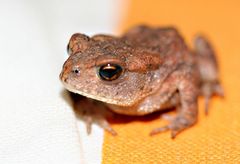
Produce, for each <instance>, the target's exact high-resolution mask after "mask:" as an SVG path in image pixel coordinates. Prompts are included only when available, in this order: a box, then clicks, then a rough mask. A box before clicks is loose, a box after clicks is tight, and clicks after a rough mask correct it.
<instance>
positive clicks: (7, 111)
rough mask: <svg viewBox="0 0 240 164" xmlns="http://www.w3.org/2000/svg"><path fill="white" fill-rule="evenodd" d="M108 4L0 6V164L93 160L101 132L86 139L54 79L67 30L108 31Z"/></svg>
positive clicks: (26, 0)
mask: <svg viewBox="0 0 240 164" xmlns="http://www.w3.org/2000/svg"><path fill="white" fill-rule="evenodd" d="M115 6H119V4H118V3H117V4H116V1H115V3H113V2H112V1H110V0H101V2H100V1H98V0H91V1H90V2H89V1H79V0H73V1H67V0H64V1H61V3H60V2H59V1H47V0H43V1H30V0H22V1H17V0H16V1H0V20H1V21H0V36H1V37H0V56H1V59H0V68H1V69H0V75H1V78H0V79H1V80H0V84H1V92H0V112H1V115H0V163H1V164H14V163H16V164H31V163H34V164H38V163H39V164H44V163H48V164H49V163H51V164H55V163H56V164H64V163H66V164H73V163H76V164H79V163H100V161H101V149H102V138H103V134H102V133H103V132H102V130H101V129H100V128H98V127H97V126H94V128H93V134H92V135H91V136H90V137H87V136H86V131H85V126H84V125H83V123H81V122H80V121H78V120H77V119H76V118H75V115H74V113H73V111H72V109H71V106H70V105H69V104H68V102H67V101H66V99H67V98H65V99H64V98H63V96H62V89H63V87H62V85H61V83H60V81H59V79H58V75H59V73H60V71H61V67H62V64H63V62H64V60H65V59H66V57H67V54H66V45H67V42H68V39H69V38H70V36H71V35H72V34H73V33H75V32H83V33H87V34H93V33H99V32H109V31H112V29H113V28H114V26H115V23H116V22H117V21H118V19H117V15H116V14H114V13H115V12H117V10H116V8H115Z"/></svg>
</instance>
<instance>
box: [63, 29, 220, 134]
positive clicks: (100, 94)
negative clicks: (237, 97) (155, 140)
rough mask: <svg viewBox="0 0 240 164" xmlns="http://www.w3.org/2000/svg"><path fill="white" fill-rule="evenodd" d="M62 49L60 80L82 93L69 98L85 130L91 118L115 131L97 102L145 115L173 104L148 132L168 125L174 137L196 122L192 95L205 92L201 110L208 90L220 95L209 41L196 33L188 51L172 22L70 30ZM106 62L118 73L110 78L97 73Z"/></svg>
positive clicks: (125, 112)
mask: <svg viewBox="0 0 240 164" xmlns="http://www.w3.org/2000/svg"><path fill="white" fill-rule="evenodd" d="M68 52H69V55H70V56H69V58H68V59H67V61H66V62H65V63H64V65H63V70H62V72H61V74H60V79H61V81H62V82H63V84H64V86H65V88H66V89H68V90H69V91H71V92H74V93H77V94H80V95H82V96H85V97H87V98H88V99H85V100H84V101H83V100H82V99H81V100H80V99H79V100H76V101H75V104H78V105H77V106H78V108H80V109H81V110H83V111H85V112H83V113H84V114H83V115H85V116H84V117H85V118H86V119H85V120H88V121H86V122H87V127H88V132H90V127H91V126H90V125H91V123H92V122H93V121H94V120H97V122H98V124H100V125H101V126H102V127H103V128H104V129H106V130H108V131H109V132H111V133H112V134H116V132H115V131H114V130H113V129H112V128H111V127H110V125H109V124H108V123H107V121H106V120H105V119H104V114H99V112H97V111H99V103H102V104H105V106H107V107H108V108H109V109H111V110H112V111H114V112H116V113H119V114H125V115H146V114H149V113H152V112H155V111H159V110H163V109H166V108H171V107H177V109H178V110H177V115H176V117H174V118H173V117H170V116H167V115H165V116H164V117H165V118H167V119H168V120H169V122H170V123H169V124H168V125H166V126H165V127H161V128H157V129H154V130H153V131H152V132H151V133H150V134H156V133H159V132H162V131H165V130H171V134H172V138H174V137H175V136H176V134H178V133H179V132H180V131H182V130H184V129H186V128H188V127H190V126H191V125H193V124H194V123H195V122H196V121H197V113H198V109H197V108H198V104H197V98H198V96H200V95H201V94H202V95H203V96H204V97H205V99H206V109H205V110H206V112H207V109H208V102H209V99H210V98H211V97H212V96H213V95H214V94H217V95H220V96H223V91H222V88H221V86H220V83H219V79H218V76H219V75H218V66H217V61H216V58H215V56H214V52H213V49H212V47H211V46H210V44H209V43H208V42H207V40H206V39H205V38H203V37H201V36H199V37H196V39H195V50H194V51H192V50H189V48H188V47H187V46H186V44H185V43H184V40H183V38H182V37H181V36H180V34H179V33H178V31H177V30H176V29H175V28H172V27H166V28H152V27H148V26H136V27H133V28H132V29H130V30H129V31H127V32H126V33H125V34H124V35H123V36H122V37H114V36H109V35H95V36H93V37H88V36H86V35H84V34H74V35H73V36H72V37H71V39H70V41H69V45H68ZM108 64H111V65H118V66H120V67H121V68H122V72H121V74H120V76H119V77H118V78H116V79H114V80H111V81H109V80H103V79H102V78H101V77H100V75H99V72H100V68H101V67H102V66H106V65H108ZM93 100H94V101H93ZM95 100H96V101H97V103H96V102H95ZM101 108H102V106H101ZM102 110H105V109H102ZM86 113H88V114H86ZM89 113H90V114H89ZM100 115H101V117H100ZM99 118H100V120H101V121H99ZM89 120H90V121H89Z"/></svg>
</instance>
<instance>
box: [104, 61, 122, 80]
mask: <svg viewBox="0 0 240 164" xmlns="http://www.w3.org/2000/svg"><path fill="white" fill-rule="evenodd" d="M121 73H122V67H120V66H119V65H116V64H107V65H104V66H101V67H100V69H99V75H100V77H101V78H102V79H103V80H108V81H112V80H116V79H117V78H118V77H119V76H120V75H121Z"/></svg>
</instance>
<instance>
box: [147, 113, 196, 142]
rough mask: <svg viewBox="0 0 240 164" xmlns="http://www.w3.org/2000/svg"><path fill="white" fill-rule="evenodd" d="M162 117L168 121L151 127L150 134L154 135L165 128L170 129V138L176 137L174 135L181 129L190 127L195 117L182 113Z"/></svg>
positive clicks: (165, 129)
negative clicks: (163, 124)
mask: <svg viewBox="0 0 240 164" xmlns="http://www.w3.org/2000/svg"><path fill="white" fill-rule="evenodd" d="M162 118H164V119H166V120H168V121H169V122H170V123H169V124H168V125H166V126H163V127H160V128H156V129H153V130H152V131H151V133H150V135H151V136H152V135H155V134H158V133H161V132H164V131H167V130H170V131H171V137H172V139H173V138H175V137H176V135H177V134H178V133H179V132H181V131H182V130H184V129H186V128H188V127H190V126H191V125H193V124H194V123H195V122H196V118H195V117H188V116H185V115H183V114H179V115H177V116H176V117H173V116H170V115H167V114H165V115H163V116H162Z"/></svg>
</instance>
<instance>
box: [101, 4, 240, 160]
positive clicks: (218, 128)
mask: <svg viewBox="0 0 240 164" xmlns="http://www.w3.org/2000/svg"><path fill="white" fill-rule="evenodd" d="M129 5H130V7H129V11H128V13H127V14H126V19H125V20H124V21H123V22H122V24H121V25H120V31H124V30H126V29H127V28H129V27H131V26H133V25H135V24H139V23H147V24H150V25H174V26H176V27H177V28H178V29H179V30H180V32H181V33H182V35H183V36H184V37H185V39H186V41H187V42H188V43H189V44H190V43H191V39H192V38H193V36H194V34H196V33H198V32H202V33H204V34H207V36H209V38H210V40H211V42H212V43H213V45H214V47H215V49H216V52H217V55H218V60H219V65H220V73H221V81H222V84H223V87H224V89H225V93H226V97H225V99H224V100H222V99H220V98H217V97H215V98H213V99H212V101H211V104H210V113H209V115H208V116H205V115H204V113H203V111H204V110H203V108H204V107H203V100H202V99H201V98H200V101H199V109H200V111H199V112H200V115H199V121H198V123H197V124H196V125H195V126H193V127H192V128H190V129H187V130H185V131H184V132H182V133H181V134H179V135H178V136H177V137H176V139H174V140H172V139H171V138H170V133H169V132H165V133H162V134H158V135H156V136H153V137H150V136H149V135H148V134H149V132H150V131H151V130H152V129H153V128H155V127H159V126H162V125H164V124H165V123H166V121H163V120H160V119H158V118H155V119H148V120H137V119H130V120H129V119H128V120H127V121H123V120H120V121H122V123H121V122H120V123H114V124H113V128H114V129H115V130H116V131H117V132H118V136H116V137H113V136H111V135H109V134H108V133H105V138H104V144H103V161H102V162H103V163H104V164H105V163H107V164H109V163H120V164H121V163H124V164H125V163H221V164H222V163H240V1H238V0H231V1H229V0H212V1H210V0H198V1H193V0H181V1H180V0H168V1H165V0H148V1H144V0H132V1H131V2H130V4H129ZM118 121H119V120H118Z"/></svg>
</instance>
